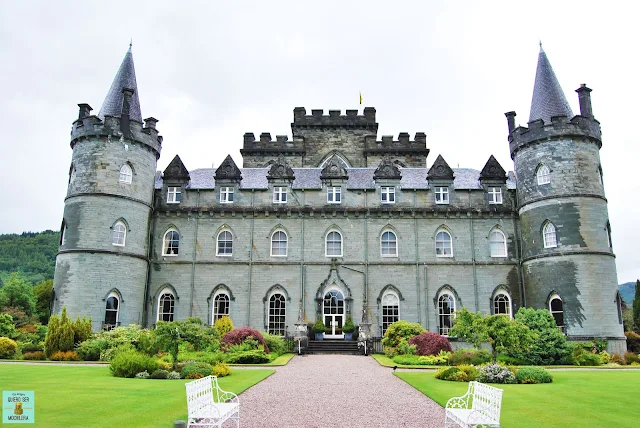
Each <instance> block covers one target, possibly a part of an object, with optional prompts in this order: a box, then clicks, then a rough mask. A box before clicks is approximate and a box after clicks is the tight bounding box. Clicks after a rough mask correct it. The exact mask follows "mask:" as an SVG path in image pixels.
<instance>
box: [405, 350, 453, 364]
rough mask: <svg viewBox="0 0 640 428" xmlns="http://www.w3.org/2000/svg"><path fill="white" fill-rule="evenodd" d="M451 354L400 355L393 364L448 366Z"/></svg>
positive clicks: (442, 352)
mask: <svg viewBox="0 0 640 428" xmlns="http://www.w3.org/2000/svg"><path fill="white" fill-rule="evenodd" d="M449 355H450V354H449V353H448V352H444V351H441V352H440V354H438V355H421V356H418V355H398V356H395V357H393V362H394V363H396V364H403V365H415V366H434V365H442V364H447V361H448V358H449Z"/></svg>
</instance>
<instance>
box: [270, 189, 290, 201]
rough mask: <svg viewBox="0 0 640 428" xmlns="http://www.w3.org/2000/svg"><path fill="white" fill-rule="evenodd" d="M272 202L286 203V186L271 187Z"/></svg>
mask: <svg viewBox="0 0 640 428" xmlns="http://www.w3.org/2000/svg"><path fill="white" fill-rule="evenodd" d="M273 203H274V204H286V203H287V187H286V186H274V188H273Z"/></svg>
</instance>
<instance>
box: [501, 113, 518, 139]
mask: <svg viewBox="0 0 640 428" xmlns="http://www.w3.org/2000/svg"><path fill="white" fill-rule="evenodd" d="M504 115H505V116H507V126H508V127H509V134H511V133H512V132H513V130H514V129H516V112H515V111H508V112H506V113H505V114H504Z"/></svg>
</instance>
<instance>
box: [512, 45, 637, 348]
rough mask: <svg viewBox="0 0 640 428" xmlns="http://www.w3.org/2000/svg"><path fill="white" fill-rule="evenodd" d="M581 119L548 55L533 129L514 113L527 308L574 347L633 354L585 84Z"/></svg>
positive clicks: (596, 126)
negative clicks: (549, 318)
mask: <svg viewBox="0 0 640 428" xmlns="http://www.w3.org/2000/svg"><path fill="white" fill-rule="evenodd" d="M576 92H578V95H579V102H580V115H577V116H575V117H574V116H573V113H572V111H571V108H570V107H569V104H568V103H567V100H566V98H565V96H564V93H563V92H562V88H561V87H560V84H559V83H558V80H557V79H556V76H555V74H554V72H553V69H552V68H551V65H550V63H549V61H548V59H547V56H546V54H545V52H544V51H543V50H542V48H541V49H540V55H539V58H538V67H537V71H536V80H535V85H534V92H533V99H532V102H531V114H530V117H529V123H528V128H524V127H517V128H516V127H515V120H514V118H515V113H514V112H509V113H506V116H507V120H508V124H509V146H510V151H511V158H512V159H513V161H514V163H515V171H516V176H517V195H518V212H519V217H520V223H521V230H522V232H521V245H522V267H523V281H524V290H525V299H526V305H527V306H529V307H534V308H538V309H540V308H545V309H548V310H550V311H551V313H552V315H553V316H554V318H555V319H556V323H557V324H558V326H560V327H561V328H562V329H563V330H564V331H565V333H566V335H567V338H568V339H569V340H591V339H593V338H598V339H606V340H608V341H609V350H610V351H612V352H624V350H626V342H625V336H624V334H623V326H622V316H621V309H620V298H619V295H618V281H617V273H616V264H615V256H614V253H613V249H612V245H611V229H610V225H609V215H608V211H607V199H606V198H605V195H604V187H603V183H602V167H601V165H600V148H601V147H602V141H601V131H600V123H599V122H598V121H597V120H595V119H594V117H593V113H592V109H591V98H590V92H591V89H589V88H587V87H586V86H585V85H582V86H581V87H580V88H579V89H578V90H577V91H576Z"/></svg>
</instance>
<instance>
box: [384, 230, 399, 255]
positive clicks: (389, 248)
mask: <svg viewBox="0 0 640 428" xmlns="http://www.w3.org/2000/svg"><path fill="white" fill-rule="evenodd" d="M380 255H382V257H398V240H397V238H396V234H395V233H393V232H392V231H390V230H387V231H385V232H383V233H382V236H380Z"/></svg>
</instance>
